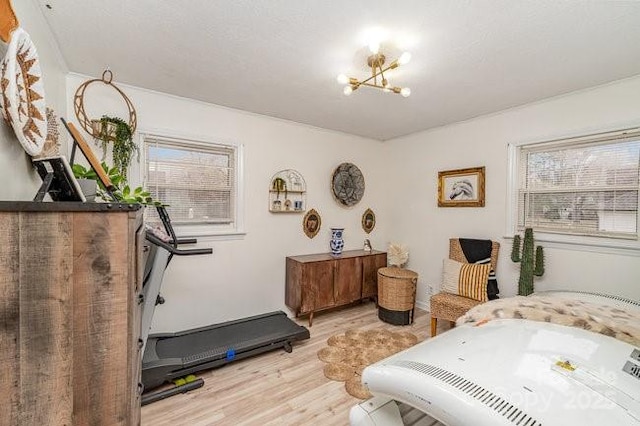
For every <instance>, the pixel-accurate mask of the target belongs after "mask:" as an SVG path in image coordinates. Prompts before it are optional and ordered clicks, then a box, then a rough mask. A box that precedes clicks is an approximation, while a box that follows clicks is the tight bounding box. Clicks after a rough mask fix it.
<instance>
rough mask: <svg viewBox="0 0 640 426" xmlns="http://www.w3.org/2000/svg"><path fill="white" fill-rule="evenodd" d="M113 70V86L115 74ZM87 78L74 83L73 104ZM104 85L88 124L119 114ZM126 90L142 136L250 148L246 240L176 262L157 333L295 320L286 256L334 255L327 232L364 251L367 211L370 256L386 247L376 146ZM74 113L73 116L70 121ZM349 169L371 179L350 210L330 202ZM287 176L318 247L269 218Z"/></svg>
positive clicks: (290, 220)
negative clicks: (285, 315) (303, 188)
mask: <svg viewBox="0 0 640 426" xmlns="http://www.w3.org/2000/svg"><path fill="white" fill-rule="evenodd" d="M113 71H114V74H115V78H116V80H115V82H116V83H117V70H113ZM87 78H89V77H85V76H78V75H73V74H70V75H69V76H68V78H67V97H68V99H71V98H72V96H73V93H74V92H75V90H76V88H77V87H78V86H79V85H80V84H81V83H82V82H83V81H85V80H86V79H87ZM101 86H104V85H102V84H101V83H99V84H98V85H97V86H96V87H95V88H93V87H92V88H91V90H92V92H89V89H88V92H87V113H88V115H90V116H96V117H99V116H100V114H103V113H108V114H112V113H118V114H122V112H123V111H122V108H123V107H122V104H121V102H120V101H119V99H118V98H117V96H115V95H114V92H110V91H105V90H103V87H101ZM120 87H121V88H122V89H123V90H124V91H125V92H126V93H127V95H128V96H129V97H130V98H131V101H132V102H133V104H134V105H135V107H136V109H137V113H138V123H139V126H138V129H139V130H140V131H142V132H144V131H145V130H146V131H149V130H154V131H158V130H164V131H166V132H169V133H171V134H176V133H178V134H182V135H184V136H187V137H188V136H190V135H191V136H196V137H199V138H202V137H206V138H208V139H209V140H211V141H212V142H227V143H237V144H243V145H244V154H245V163H244V166H245V201H246V204H245V228H246V232H247V234H246V236H245V237H244V239H241V240H230V241H215V240H211V239H209V240H205V241H203V244H202V246H206V247H212V248H213V255H212V256H203V257H190V258H179V257H176V258H174V260H173V261H172V263H171V265H170V267H169V270H168V272H167V274H166V276H165V282H164V284H163V294H164V296H165V297H166V299H167V303H165V304H164V305H161V306H159V307H158V308H157V309H156V314H155V316H154V325H153V331H173V330H180V329H185V328H189V327H196V326H203V325H207V324H211V323H215V322H220V321H224V320H230V319H236V318H241V317H245V316H249V315H257V314H260V313H265V312H269V311H273V310H278V309H284V310H285V312H289V311H288V310H286V309H285V306H284V282H285V257H286V256H289V255H298V254H309V253H320V252H327V251H329V238H330V232H329V227H330V226H344V227H345V228H346V229H345V236H344V237H345V244H346V247H345V249H346V250H350V249H361V248H362V245H363V241H364V239H365V238H366V236H365V235H366V234H365V233H364V231H363V230H362V228H361V225H360V220H361V216H362V214H363V213H364V211H365V209H366V208H367V207H370V208H371V209H373V210H374V212H375V213H376V215H377V222H378V225H377V226H376V228H375V229H374V231H373V232H372V233H371V235H370V236H369V238H370V239H371V242H372V244H373V247H374V248H377V249H384V248H385V247H386V245H387V241H386V229H387V228H388V226H389V219H388V217H387V215H386V214H385V210H384V208H383V207H384V205H385V204H386V198H387V194H385V193H384V192H382V191H381V188H383V183H384V181H385V180H386V179H387V174H386V173H385V172H384V171H385V170H386V168H387V165H386V163H387V162H386V161H385V158H384V157H383V156H382V155H381V153H382V150H383V147H382V144H381V143H380V142H377V141H373V140H368V139H364V138H360V137H355V136H349V135H345V134H341V133H336V132H330V131H326V130H321V129H316V128H312V127H308V126H304V125H299V124H295V123H291V122H287V121H283V120H277V119H272V118H268V117H264V116H259V115H255V114H249V113H245V112H242V111H237V110H232V109H228V108H223V107H218V106H215V105H210V104H205V103H202V102H197V101H193V100H189V99H184V98H178V97H173V96H169V95H165V94H161V93H156V92H150V91H146V90H142V89H138V88H134V87H128V86H124V85H121V86H120ZM69 108H70V109H71V105H70V106H69ZM118 108H120V109H118ZM72 114H73V112H72V111H71V110H70V111H69V116H70V117H71V116H72ZM74 121H75V117H74ZM345 161H346V162H352V163H354V164H356V165H357V166H358V167H359V168H360V169H361V170H362V172H363V174H364V176H365V180H366V190H365V194H364V198H363V199H362V201H361V202H360V203H359V204H358V205H357V206H355V207H354V208H350V209H348V208H343V207H340V206H339V205H338V204H337V203H336V201H334V199H333V197H332V195H331V192H330V186H329V184H330V179H331V174H332V172H333V170H334V168H335V167H336V166H337V165H338V164H340V163H342V162H345ZM288 168H293V169H296V170H298V171H299V172H300V173H301V174H302V175H303V176H304V178H305V180H306V182H307V191H308V192H307V206H308V208H315V209H316V210H317V211H318V212H319V213H320V215H321V217H322V228H321V230H320V232H319V234H318V235H317V236H316V237H315V238H314V239H309V238H307V237H306V236H305V234H304V233H303V230H302V218H303V216H304V215H303V214H274V213H269V211H268V190H269V182H270V179H271V176H272V175H273V174H274V173H275V172H277V171H279V170H282V169H288Z"/></svg>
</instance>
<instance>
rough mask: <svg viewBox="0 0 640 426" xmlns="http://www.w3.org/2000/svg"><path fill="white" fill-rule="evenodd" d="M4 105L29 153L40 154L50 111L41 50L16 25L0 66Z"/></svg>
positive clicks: (6, 117)
mask: <svg viewBox="0 0 640 426" xmlns="http://www.w3.org/2000/svg"><path fill="white" fill-rule="evenodd" d="M0 86H1V87H2V104H3V105H2V108H3V114H4V116H5V119H6V120H7V121H9V123H11V126H12V127H13V130H14V132H15V133H16V136H17V137H18V140H19V141H20V143H21V144H22V147H23V148H24V150H25V151H27V154H29V155H31V156H34V155H38V154H39V153H40V152H41V151H42V148H43V147H44V142H45V140H46V137H47V113H46V103H45V96H44V84H43V82H42V71H41V69H40V62H39V60H38V52H37V51H36V47H35V46H34V44H33V42H32V41H31V38H30V37H29V34H28V33H27V32H26V31H25V30H24V29H22V28H20V27H19V28H17V29H16V30H15V31H14V32H13V34H12V35H11V41H10V43H9V48H8V49H7V53H6V55H5V58H4V60H3V61H2V65H1V67H0Z"/></svg>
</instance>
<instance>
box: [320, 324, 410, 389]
mask: <svg viewBox="0 0 640 426" xmlns="http://www.w3.org/2000/svg"><path fill="white" fill-rule="evenodd" d="M416 343H418V337H417V336H416V335H415V334H413V333H409V332H407V331H398V332H394V331H389V330H385V329H374V330H360V329H350V330H347V331H346V332H345V333H343V334H337V335H335V336H331V337H329V339H327V346H326V347H324V348H322V349H320V350H319V351H318V358H319V359H320V360H321V361H322V362H325V363H326V364H325V366H324V375H325V376H326V377H327V378H328V379H331V380H336V381H339V382H345V389H346V390H347V392H348V393H349V395H351V396H354V397H356V398H360V399H367V398H370V397H371V394H370V393H369V391H368V390H367V389H366V388H365V387H364V386H363V385H362V383H361V381H360V378H361V375H362V371H363V370H364V368H365V367H366V366H368V365H371V364H373V363H376V362H378V361H380V360H382V359H384V358H386V357H388V356H390V355H393V354H395V353H396V352H400V351H402V350H404V349H407V348H409V347H411V346H413V345H415V344H416Z"/></svg>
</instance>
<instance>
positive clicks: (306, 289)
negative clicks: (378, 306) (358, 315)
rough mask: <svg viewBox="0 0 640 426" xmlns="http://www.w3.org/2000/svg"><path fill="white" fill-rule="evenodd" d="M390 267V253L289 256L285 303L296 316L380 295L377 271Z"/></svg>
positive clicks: (357, 251)
mask: <svg viewBox="0 0 640 426" xmlns="http://www.w3.org/2000/svg"><path fill="white" fill-rule="evenodd" d="M384 266H387V253H385V252H381V251H376V250H373V251H371V252H365V251H364V250H350V251H344V252H342V254H341V255H340V256H337V257H334V256H332V255H331V254H329V253H321V254H309V255H304V256H290V257H287V272H286V287H285V303H286V305H287V306H288V307H289V308H291V309H292V310H293V311H294V312H295V314H296V316H300V315H305V314H309V326H310V327H311V325H312V322H313V313H314V312H316V311H321V310H323V309H329V308H333V307H336V306H342V305H347V304H350V303H353V302H356V301H358V300H362V299H366V298H369V297H377V294H378V286H377V282H378V281H377V280H378V276H377V271H378V269H379V268H382V267H384Z"/></svg>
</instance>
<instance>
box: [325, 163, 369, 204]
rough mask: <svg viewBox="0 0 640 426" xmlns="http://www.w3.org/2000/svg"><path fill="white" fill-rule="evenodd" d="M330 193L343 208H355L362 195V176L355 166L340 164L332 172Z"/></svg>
mask: <svg viewBox="0 0 640 426" xmlns="http://www.w3.org/2000/svg"><path fill="white" fill-rule="evenodd" d="M331 191H332V192H333V196H334V197H335V199H336V200H338V202H339V203H340V204H342V205H344V206H347V207H351V206H355V205H356V204H358V202H360V200H361V199H362V196H363V195H364V176H363V175H362V172H361V171H360V169H359V168H358V166H356V165H355V164H351V163H342V164H340V165H339V166H338V167H336V169H335V170H334V171H333V177H332V178H331Z"/></svg>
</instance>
